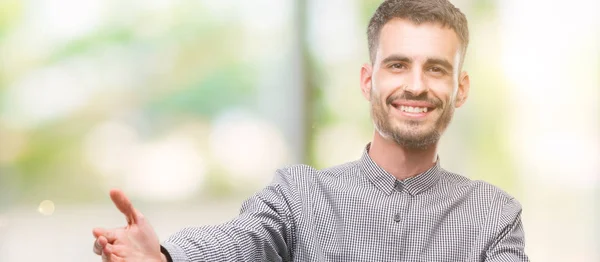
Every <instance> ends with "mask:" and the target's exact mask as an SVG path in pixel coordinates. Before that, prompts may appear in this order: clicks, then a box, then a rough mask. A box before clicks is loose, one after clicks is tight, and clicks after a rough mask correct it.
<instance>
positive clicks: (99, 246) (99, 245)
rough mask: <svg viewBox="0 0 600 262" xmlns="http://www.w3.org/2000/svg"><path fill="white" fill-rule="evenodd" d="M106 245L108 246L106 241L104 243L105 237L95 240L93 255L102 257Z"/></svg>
mask: <svg viewBox="0 0 600 262" xmlns="http://www.w3.org/2000/svg"><path fill="white" fill-rule="evenodd" d="M106 244H108V241H106V238H105V237H102V236H101V237H99V238H97V239H96V241H94V253H95V254H96V255H102V250H103V249H104V246H106Z"/></svg>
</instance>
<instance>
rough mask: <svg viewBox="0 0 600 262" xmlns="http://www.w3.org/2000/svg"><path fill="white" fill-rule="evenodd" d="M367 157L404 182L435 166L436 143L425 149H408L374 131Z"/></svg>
mask: <svg viewBox="0 0 600 262" xmlns="http://www.w3.org/2000/svg"><path fill="white" fill-rule="evenodd" d="M369 156H370V157H371V159H373V161H374V162H375V163H376V164H377V165H378V166H380V167H381V168H383V170H385V171H387V172H388V173H390V174H391V175H393V176H394V177H396V178H397V179H399V180H404V179H406V178H409V177H413V176H416V175H418V174H421V173H423V172H425V171H427V170H428V169H430V168H431V167H432V166H433V165H435V161H436V159H437V143H436V144H433V145H431V146H430V147H428V148H426V149H409V148H405V147H403V146H401V145H398V144H397V143H396V142H394V141H391V140H388V139H386V138H384V137H382V136H381V135H380V134H379V132H377V131H375V135H374V137H373V142H371V147H370V148H369Z"/></svg>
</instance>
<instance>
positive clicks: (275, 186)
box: [93, 0, 528, 262]
mask: <svg viewBox="0 0 600 262" xmlns="http://www.w3.org/2000/svg"><path fill="white" fill-rule="evenodd" d="M368 40H369V51H370V58H371V63H368V64H365V65H363V67H362V70H361V83H360V85H361V90H362V94H363V96H364V97H365V98H366V99H367V100H368V101H369V102H370V103H371V115H372V118H373V122H374V125H375V129H376V132H374V137H373V141H372V142H371V143H369V144H368V145H367V146H366V148H365V151H364V153H363V155H362V157H361V158H360V159H359V160H357V161H354V162H349V163H346V164H343V165H340V166H336V167H332V168H328V169H324V170H316V169H314V168H312V167H309V166H306V165H296V166H291V167H288V168H283V169H280V170H278V171H277V172H276V174H275V177H274V180H273V182H272V184H270V185H269V186H267V187H266V188H264V189H263V190H262V191H260V192H258V193H256V194H255V195H254V196H253V197H251V198H250V199H248V200H247V201H246V202H245V203H244V204H243V206H242V210H241V213H240V215H239V217H237V218H235V219H233V220H232V221H229V222H227V223H225V224H222V225H217V226H205V227H197V228H186V229H183V230H181V231H180V232H178V233H176V234H174V235H173V236H171V237H170V238H169V239H168V240H166V241H165V242H164V243H163V244H162V245H160V244H159V241H158V238H157V237H156V234H155V233H154V231H153V229H152V227H151V226H150V225H149V224H148V222H147V221H146V220H145V219H144V217H143V215H142V214H141V213H140V212H139V211H137V210H135V209H134V208H133V206H132V205H131V203H130V202H129V200H128V199H127V198H126V197H125V195H124V194H123V193H122V192H121V191H118V190H113V191H111V194H110V195H111V198H112V200H113V202H115V204H116V206H117V207H118V208H119V209H120V210H121V212H123V213H124V214H125V215H126V217H127V221H128V225H127V226H126V227H124V228H117V229H112V230H106V229H101V228H97V229H94V231H93V233H94V236H95V237H96V242H95V247H94V251H95V252H96V253H97V254H99V255H102V256H103V259H104V260H106V261H490V262H491V261H528V258H527V256H526V255H525V253H524V235H523V229H522V224H521V218H520V214H521V206H520V204H519V203H518V202H517V200H515V199H514V198H512V197H511V196H509V195H508V194H507V193H505V192H503V191H502V190H500V189H498V188H496V187H494V186H492V185H490V184H487V183H485V182H480V181H471V180H469V179H467V178H465V177H462V176H460V175H457V174H454V173H451V172H448V171H446V170H444V169H442V168H441V166H440V162H439V159H438V158H437V153H436V152H437V145H438V141H439V139H440V136H441V134H442V133H443V131H444V130H445V129H446V127H447V126H448V124H449V123H450V120H451V118H452V115H453V113H454V109H455V108H458V107H460V106H462V105H463V104H464V103H465V101H466V99H467V95H468V93H469V76H468V74H467V73H466V72H464V71H462V64H463V61H464V57H465V53H466V49H467V45H468V29H467V21H466V18H465V16H464V15H463V14H462V13H461V12H460V11H459V10H458V9H457V8H455V7H454V6H453V5H452V4H451V3H449V2H448V1H447V0H387V1H385V2H384V3H382V4H381V5H380V6H379V8H378V9H377V11H376V13H375V14H374V16H373V18H372V19H371V21H370V23H369V27H368Z"/></svg>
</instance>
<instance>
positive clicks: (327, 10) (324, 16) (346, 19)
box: [308, 0, 365, 64]
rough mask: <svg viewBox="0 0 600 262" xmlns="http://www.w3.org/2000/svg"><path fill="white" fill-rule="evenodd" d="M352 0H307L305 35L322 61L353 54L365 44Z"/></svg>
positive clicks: (355, 6)
mask: <svg viewBox="0 0 600 262" xmlns="http://www.w3.org/2000/svg"><path fill="white" fill-rule="evenodd" d="M356 2H357V1H356V0H328V1H322V0H311V1H309V12H308V13H309V14H310V16H311V17H310V18H309V20H308V22H309V32H310V35H309V39H310V42H311V43H312V46H313V48H314V49H315V52H316V53H317V54H318V56H316V57H319V58H321V59H322V61H323V62H325V63H333V64H334V63H339V62H344V61H348V60H349V59H352V58H355V57H356V56H357V54H360V52H361V51H363V50H362V49H361V48H362V47H363V46H365V44H364V43H363V42H361V41H364V40H363V39H362V38H357V37H356V36H357V35H363V34H364V32H363V31H362V30H363V27H362V23H361V22H360V21H358V18H359V17H360V16H359V15H358V14H360V11H359V9H358V5H357V4H356Z"/></svg>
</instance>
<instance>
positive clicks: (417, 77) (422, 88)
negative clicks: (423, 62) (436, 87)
mask: <svg viewBox="0 0 600 262" xmlns="http://www.w3.org/2000/svg"><path fill="white" fill-rule="evenodd" d="M407 80H408V81H407V85H406V86H405V88H404V91H405V92H409V93H411V94H412V95H413V96H419V95H421V94H423V93H427V85H426V83H425V81H424V79H423V72H421V70H415V72H413V73H412V74H411V76H410V79H407Z"/></svg>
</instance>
